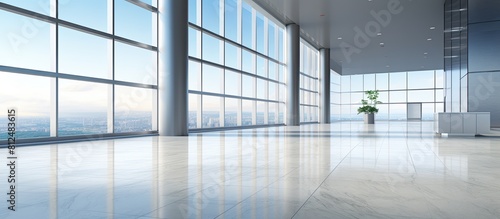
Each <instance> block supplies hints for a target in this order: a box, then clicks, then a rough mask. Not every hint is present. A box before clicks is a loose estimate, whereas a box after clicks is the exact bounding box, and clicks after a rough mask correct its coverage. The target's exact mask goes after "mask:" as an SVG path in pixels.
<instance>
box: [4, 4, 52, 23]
mask: <svg viewBox="0 0 500 219" xmlns="http://www.w3.org/2000/svg"><path fill="white" fill-rule="evenodd" d="M0 2H3V3H7V4H9V5H13V6H16V7H20V8H24V9H26V10H30V11H34V12H37V13H40V14H44V15H48V16H52V17H54V16H55V8H56V7H55V5H53V3H51V2H53V0H22V1H20V0H2V1H0ZM59 4H61V3H59ZM1 20H2V21H4V19H1Z"/></svg>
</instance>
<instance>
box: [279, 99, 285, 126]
mask: <svg viewBox="0 0 500 219" xmlns="http://www.w3.org/2000/svg"><path fill="white" fill-rule="evenodd" d="M278 107H279V115H278V123H280V124H283V123H285V122H284V121H285V119H284V118H285V104H279V106H278Z"/></svg>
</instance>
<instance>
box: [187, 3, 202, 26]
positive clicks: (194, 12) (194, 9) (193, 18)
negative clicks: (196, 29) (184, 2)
mask: <svg viewBox="0 0 500 219" xmlns="http://www.w3.org/2000/svg"><path fill="white" fill-rule="evenodd" d="M188 1H189V2H188V4H189V5H188V10H189V22H191V23H193V24H197V25H200V23H199V20H200V19H199V16H200V15H199V14H198V9H199V8H198V1H201V0H188Z"/></svg>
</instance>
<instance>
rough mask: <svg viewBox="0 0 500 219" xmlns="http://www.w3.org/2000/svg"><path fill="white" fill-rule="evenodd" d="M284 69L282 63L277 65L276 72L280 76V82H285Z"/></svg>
mask: <svg viewBox="0 0 500 219" xmlns="http://www.w3.org/2000/svg"><path fill="white" fill-rule="evenodd" d="M284 71H285V69H284V66H283V65H278V74H279V78H280V82H281V83H285V82H286V78H285V72H284Z"/></svg>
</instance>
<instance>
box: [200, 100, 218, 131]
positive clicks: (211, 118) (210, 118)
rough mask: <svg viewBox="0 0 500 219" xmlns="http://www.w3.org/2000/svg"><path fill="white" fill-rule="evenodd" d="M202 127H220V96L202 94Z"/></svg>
mask: <svg viewBox="0 0 500 219" xmlns="http://www.w3.org/2000/svg"><path fill="white" fill-rule="evenodd" d="M202 100H203V110H202V112H203V115H202V116H203V117H202V118H203V121H202V128H217V127H220V113H221V112H222V109H221V100H222V98H221V97H214V96H208V95H203V99H202Z"/></svg>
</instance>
